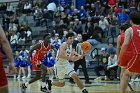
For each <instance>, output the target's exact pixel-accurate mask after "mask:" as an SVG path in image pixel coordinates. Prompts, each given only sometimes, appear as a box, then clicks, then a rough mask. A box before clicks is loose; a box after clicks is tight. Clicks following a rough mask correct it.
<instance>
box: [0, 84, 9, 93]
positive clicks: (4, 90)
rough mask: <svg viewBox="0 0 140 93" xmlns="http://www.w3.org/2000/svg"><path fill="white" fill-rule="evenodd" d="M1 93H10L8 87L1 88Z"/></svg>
mask: <svg viewBox="0 0 140 93" xmlns="http://www.w3.org/2000/svg"><path fill="white" fill-rule="evenodd" d="M0 93H9V92H8V85H6V86H3V87H0Z"/></svg>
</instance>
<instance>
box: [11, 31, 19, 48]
mask: <svg viewBox="0 0 140 93" xmlns="http://www.w3.org/2000/svg"><path fill="white" fill-rule="evenodd" d="M10 44H11V47H12V49H13V50H16V49H17V44H18V37H17V35H16V34H15V32H14V31H12V36H11V38H10Z"/></svg>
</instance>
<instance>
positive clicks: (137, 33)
mask: <svg viewBox="0 0 140 93" xmlns="http://www.w3.org/2000/svg"><path fill="white" fill-rule="evenodd" d="M132 31H133V38H132V40H131V43H132V46H133V48H132V49H133V52H134V53H135V54H136V55H137V54H140V26H132Z"/></svg>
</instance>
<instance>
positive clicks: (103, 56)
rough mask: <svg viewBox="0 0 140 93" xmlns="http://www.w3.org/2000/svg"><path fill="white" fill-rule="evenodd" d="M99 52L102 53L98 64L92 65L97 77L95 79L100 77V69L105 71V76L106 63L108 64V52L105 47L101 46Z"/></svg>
mask: <svg viewBox="0 0 140 93" xmlns="http://www.w3.org/2000/svg"><path fill="white" fill-rule="evenodd" d="M101 52H102V54H101V55H100V60H101V61H100V63H99V65H96V66H95V67H94V70H95V73H96V75H97V78H96V79H95V80H98V79H100V76H101V74H100V71H104V73H105V77H106V76H107V64H108V57H109V56H108V54H107V52H106V49H105V48H101Z"/></svg>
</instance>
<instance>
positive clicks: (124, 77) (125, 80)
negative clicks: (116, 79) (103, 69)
mask: <svg viewBox="0 0 140 93" xmlns="http://www.w3.org/2000/svg"><path fill="white" fill-rule="evenodd" d="M132 75H133V73H131V72H129V71H128V70H125V71H124V73H123V75H122V78H121V83H120V93H125V92H126V88H127V85H128V81H129V78H130V77H131V76H132Z"/></svg>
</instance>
